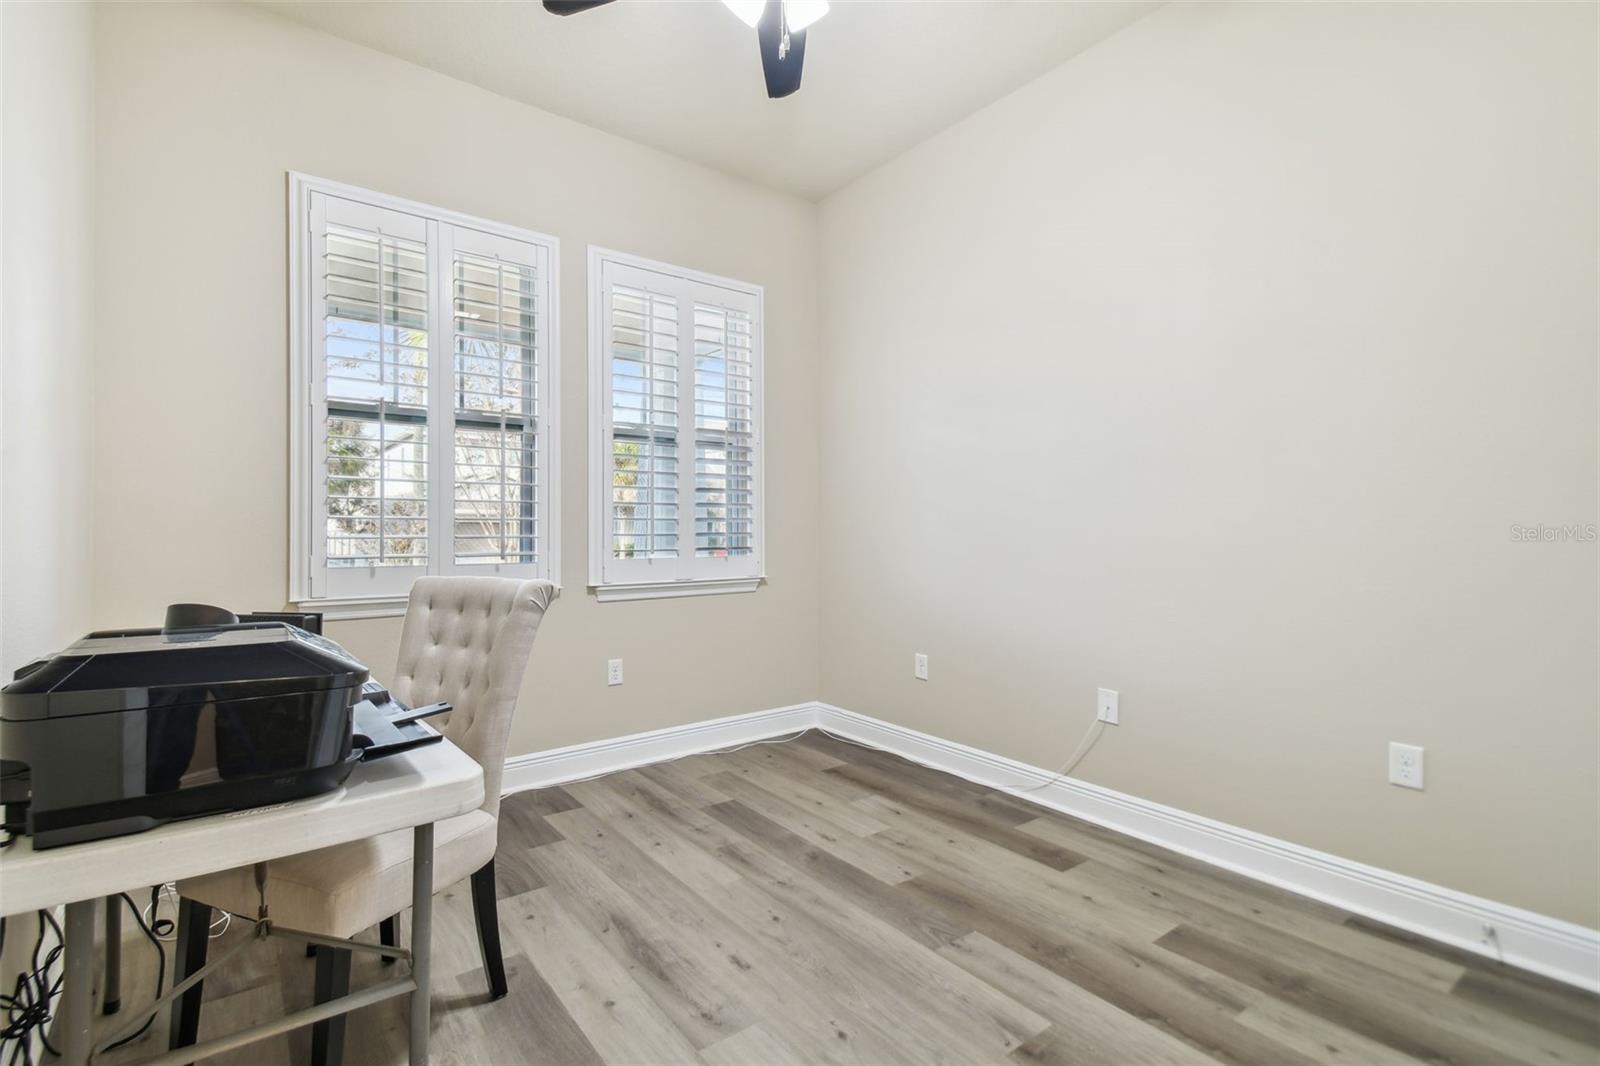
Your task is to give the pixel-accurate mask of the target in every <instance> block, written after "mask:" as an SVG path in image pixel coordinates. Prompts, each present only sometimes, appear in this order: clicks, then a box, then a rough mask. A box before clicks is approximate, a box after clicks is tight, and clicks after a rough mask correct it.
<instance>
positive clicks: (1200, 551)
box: [820, 4, 1600, 926]
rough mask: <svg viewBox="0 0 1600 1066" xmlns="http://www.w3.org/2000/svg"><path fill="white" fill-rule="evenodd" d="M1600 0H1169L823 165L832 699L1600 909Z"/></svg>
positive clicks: (1335, 840) (1359, 851)
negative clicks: (1412, 751)
mask: <svg viewBox="0 0 1600 1066" xmlns="http://www.w3.org/2000/svg"><path fill="white" fill-rule="evenodd" d="M1596 28H1597V27H1596V8H1595V7H1594V6H1593V5H1553V4H1551V5H1515V6H1511V7H1495V6H1465V5H1463V6H1453V5H1376V4H1371V5H1338V6H1303V5H1295V4H1283V5H1272V4H1239V5H1233V6H1226V7H1210V6H1198V5H1190V4H1176V5H1172V6H1170V7H1168V8H1165V9H1163V10H1162V11H1161V12H1159V13H1157V14H1155V15H1153V16H1151V17H1150V18H1148V19H1146V20H1144V21H1142V22H1140V23H1137V24H1135V25H1134V26H1132V27H1131V28H1129V29H1127V30H1124V31H1123V32H1122V33H1121V34H1119V35H1117V36H1115V37H1113V38H1111V39H1110V40H1108V41H1106V42H1104V43H1102V44H1101V45H1099V46H1097V47H1095V48H1094V49H1091V50H1090V51H1089V52H1087V53H1085V54H1084V55H1082V56H1080V57H1078V58H1077V59H1074V60H1072V61H1071V62H1069V63H1067V64H1065V65H1064V66H1062V67H1060V68H1058V69H1057V70H1055V71H1054V72H1052V73H1051V74H1048V75H1046V76H1045V77H1044V78H1042V79H1040V80H1039V81H1037V82H1035V83H1033V84H1031V85H1029V86H1027V87H1025V88H1024V89H1022V90H1021V91H1019V92H1017V93H1016V94H1015V95H1013V96H1011V97H1009V98H1007V99H1005V100H1003V101H1001V102H999V103H997V104H995V105H994V106H992V107H990V108H989V109H987V110H985V111H983V112H981V113H979V114H978V115H976V116H974V117H972V118H971V119H969V120H967V121H965V122H963V123H961V124H959V125H958V126H956V127H954V128H952V129H950V130H948V131H946V132H944V133H942V134H940V135H939V136H937V137H935V138H933V139H932V140H931V141H929V142H927V143H925V144H923V145H921V146H919V147H918V148H916V149H913V150H912V151H911V152H909V153H908V154H906V155H905V156H902V157H901V158H899V159H897V160H896V161H894V162H892V163H890V164H889V165H887V166H885V167H883V168H882V169H880V170H878V171H876V172H874V173H873V174H870V175H868V176H867V177H865V178H863V179H862V180H860V181H859V182H857V183H856V184H855V185H853V186H851V187H850V188H848V189H846V190H844V191H843V192H841V193H839V194H837V195H835V196H833V197H831V198H830V199H828V200H827V201H825V202H824V204H823V211H822V233H823V240H822V274H821V276H822V278H823V285H822V295H821V305H822V308H823V313H824V324H823V344H824V351H825V353H826V355H825V363H824V366H823V376H822V382H823V393H822V404H821V417H822V421H821V431H820V437H821V441H822V484H823V486H824V493H823V517H822V536H823V561H824V562H823V574H822V584H823V588H824V597H823V601H822V602H823V607H822V633H823V637H822V654H821V662H822V689H821V692H822V698H823V699H824V700H827V701H829V702H832V703H837V704H840V705H842V706H845V707H848V708H851V709H854V710H859V711H862V712H866V713H869V714H873V715H878V716H882V717H885V718H888V719H890V720H893V721H896V722H901V723H904V724H906V725H909V726H912V727H915V728H918V729H923V730H926V731H928V732H931V733H934V734H937V735H940V736H943V737H948V738H952V739H954V740H958V741H964V742H967V743H970V744H974V745H977V746H979V747H982V748H987V749H991V750H995V751H998V752H1001V753H1003V754H1005V755H1009V756H1013V757H1016V758H1020V759H1023V760H1025V761H1027V762H1030V763H1033V764H1037V765H1052V764H1053V763H1055V762H1058V761H1059V760H1060V759H1062V758H1064V756H1065V755H1066V753H1067V752H1069V751H1070V750H1071V749H1072V747H1073V745H1074V744H1075V743H1076V742H1077V740H1078V738H1079V736H1080V735H1081V734H1082V732H1083V730H1084V728H1085V726H1086V725H1087V724H1088V723H1089V722H1090V721H1091V720H1092V717H1093V704H1094V690H1095V688H1096V686H1106V687H1110V688H1115V689H1119V690H1120V691H1121V697H1122V724H1121V725H1120V726H1119V727H1117V728H1115V729H1108V730H1107V735H1106V736H1104V737H1103V738H1102V739H1101V741H1100V743H1099V746H1098V747H1097V748H1096V749H1095V750H1094V751H1093V753H1092V754H1091V755H1090V756H1089V758H1088V759H1087V760H1086V761H1085V762H1084V763H1083V765H1082V767H1081V769H1080V776H1081V777H1084V778H1086V779H1088V780H1091V781H1094V782H1098V783H1101V784H1104V785H1107V786H1110V787H1112V788H1116V789H1120V790H1123V791H1126V792H1129V793H1133V794H1135V795H1138V796H1142V797H1146V798H1149V799H1152V800H1156V801H1159V802H1162V803H1167V804H1171V805H1174V806H1177V807H1180V808H1183V809H1186V810H1189V811H1195V812H1198V813H1201V814H1205V815H1210V816H1212V817H1215V818H1220V819H1223V820H1225V821H1228V822H1232V823H1234V824H1237V825H1241V826H1246V827H1249V828H1251V829H1255V830H1259V831H1263V832H1266V833H1270V834H1272V835H1275V836H1279V837H1283V838H1287V839H1289V840H1293V841H1296V842H1299V843H1301V844H1306V845H1310V846H1312V847H1316V848H1321V849H1325V850H1327V851H1330V852H1333V853H1335V854H1339V855H1343V856H1348V857H1350V858H1354V859H1357V860H1363V861H1366V862H1370V863H1374V864H1377V865H1379V866H1383V867H1388V868H1390V869H1394V870H1398V871H1402V872H1405V873H1410V874H1413V875H1417V876H1420V877H1423V878H1426V879H1428V880H1431V881H1435V882H1438V883H1441V884H1444V885H1448V886H1451V887H1454V888H1458V889H1462V890H1466V891H1469V892H1473V893H1478V894H1481V895H1484V896H1488V897H1490V898H1494V899H1498V900H1503V901H1506V902H1509V903H1512V904H1518V905H1521V906H1525V907H1528V908H1531V909H1534V910H1537V911H1542V912H1545V913H1548V914H1552V915H1555V916H1558V917H1562V918H1566V919H1570V920H1574V921H1578V922H1582V923H1584V924H1586V925H1589V926H1597V925H1600V883H1597V876H1596V865H1597V849H1596V821H1595V819H1596V811H1597V810H1600V791H1597V773H1596V761H1597V754H1600V736H1597V707H1600V693H1597V677H1596V649H1597V644H1600V635H1597V629H1596V625H1597V602H1596V597H1597V581H1600V574H1597V558H1596V557H1597V547H1596V545H1595V544H1593V543H1589V544H1575V543H1556V544H1530V543H1515V542H1513V539H1512V534H1511V526H1512V525H1513V524H1514V523H1524V524H1534V523H1541V522H1542V523H1547V524H1559V523H1592V522H1595V521H1596V520H1597V514H1596V493H1597V478H1600V475H1597V467H1596V454H1597V436H1596V425H1597V418H1596V395H1597V378H1596V349H1597V337H1596V317H1597V304H1596V253H1597V239H1596V225H1597V222H1596V189H1597V178H1600V175H1597V172H1596V130H1597V113H1596V84H1597V80H1596ZM914 651H922V652H927V653H928V654H929V655H930V656H931V672H932V680H931V681H929V682H926V683H921V682H916V681H913V680H912V675H911V656H912V653H913V652H914ZM1390 740H1400V741H1406V742H1410V743H1415V744H1422V745H1425V746H1426V747H1427V760H1428V761H1427V772H1428V788H1427V791H1425V792H1420V793H1419V792H1413V791H1405V790H1401V789H1398V788H1394V787H1391V786H1389V785H1387V784H1386V783H1385V752H1386V745H1387V742H1388V741H1390Z"/></svg>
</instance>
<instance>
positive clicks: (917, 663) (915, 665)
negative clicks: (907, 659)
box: [911, 651, 928, 681]
mask: <svg viewBox="0 0 1600 1066" xmlns="http://www.w3.org/2000/svg"><path fill="white" fill-rule="evenodd" d="M911 673H912V675H913V676H914V677H915V678H916V679H917V680H918V681H926V680H928V657H927V656H926V655H924V654H922V653H921V652H920V651H919V652H917V654H916V655H915V656H914V657H913V658H912V660H911Z"/></svg>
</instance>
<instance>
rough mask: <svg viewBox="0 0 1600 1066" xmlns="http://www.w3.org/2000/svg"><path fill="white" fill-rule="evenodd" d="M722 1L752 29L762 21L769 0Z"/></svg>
mask: <svg viewBox="0 0 1600 1066" xmlns="http://www.w3.org/2000/svg"><path fill="white" fill-rule="evenodd" d="M722 2H723V3H724V4H725V5H727V8H728V10H729V11H732V12H733V13H734V14H735V15H738V16H739V21H740V22H742V23H744V24H745V25H746V26H749V27H750V28H751V29H752V30H753V29H755V28H756V23H758V22H760V21H761V13H762V12H763V11H765V10H766V9H767V0H722ZM824 6H826V5H824Z"/></svg>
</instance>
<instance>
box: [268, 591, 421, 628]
mask: <svg viewBox="0 0 1600 1066" xmlns="http://www.w3.org/2000/svg"><path fill="white" fill-rule="evenodd" d="M408 599H410V597H409V596H350V597H346V598H342V599H326V600H291V601H290V603H291V605H292V606H293V607H294V609H295V610H297V611H321V612H322V620H323V621H325V622H348V621H351V620H353V619H357V618H399V617H401V616H402V615H404V614H405V613H406V601H407V600H408Z"/></svg>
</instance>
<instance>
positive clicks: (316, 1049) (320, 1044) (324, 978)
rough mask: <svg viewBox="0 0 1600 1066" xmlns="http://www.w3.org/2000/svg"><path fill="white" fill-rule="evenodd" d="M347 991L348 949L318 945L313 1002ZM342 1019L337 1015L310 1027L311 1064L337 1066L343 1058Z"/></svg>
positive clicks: (331, 997) (348, 973)
mask: <svg viewBox="0 0 1600 1066" xmlns="http://www.w3.org/2000/svg"><path fill="white" fill-rule="evenodd" d="M349 992H350V949H349V948H329V947H322V946H321V945H318V947H317V983H316V988H315V991H314V994H313V997H312V998H313V1001H314V1002H316V1003H326V1002H328V1001H329V1000H330V999H337V998H339V997H340V996H343V995H348V994H349ZM344 1020H345V1016H344V1015H342V1014H340V1015H337V1016H335V1017H332V1018H329V1019H327V1020H326V1021H321V1022H317V1023H316V1024H314V1025H312V1027H311V1064H312V1066H339V1064H340V1063H341V1062H343V1061H344Z"/></svg>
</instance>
